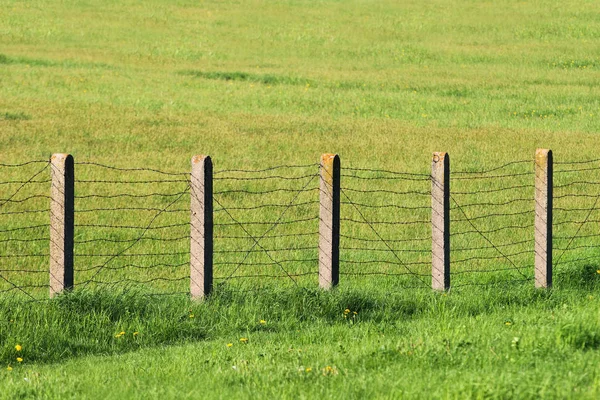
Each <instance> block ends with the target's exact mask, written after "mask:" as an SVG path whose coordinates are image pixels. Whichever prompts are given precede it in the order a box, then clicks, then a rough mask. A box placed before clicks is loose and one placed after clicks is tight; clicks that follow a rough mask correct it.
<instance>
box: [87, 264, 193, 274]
mask: <svg viewBox="0 0 600 400" xmlns="http://www.w3.org/2000/svg"><path fill="white" fill-rule="evenodd" d="M187 265H190V263H189V262H184V263H178V264H164V263H163V264H152V265H136V264H125V265H120V266H108V265H107V266H105V267H104V269H106V270H110V271H116V270H121V269H126V268H136V269H156V268H177V267H183V266H187ZM100 268H102V265H95V266H93V267H88V268H75V271H77V272H88V271H94V270H97V269H100Z"/></svg>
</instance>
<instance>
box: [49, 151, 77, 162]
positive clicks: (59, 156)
mask: <svg viewBox="0 0 600 400" xmlns="http://www.w3.org/2000/svg"><path fill="white" fill-rule="evenodd" d="M69 157H70V158H71V159H72V158H73V156H72V155H70V154H69V153H54V154H52V156H50V161H51V162H61V161H65V160H66V159H68V158H69Z"/></svg>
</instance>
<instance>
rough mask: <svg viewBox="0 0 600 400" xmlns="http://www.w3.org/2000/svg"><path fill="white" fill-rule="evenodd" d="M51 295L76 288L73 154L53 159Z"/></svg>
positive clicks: (57, 156)
mask: <svg viewBox="0 0 600 400" xmlns="http://www.w3.org/2000/svg"><path fill="white" fill-rule="evenodd" d="M50 166H51V172H50V173H51V180H52V187H51V189H50V197H51V200H50V297H54V296H55V295H57V294H59V293H61V292H62V291H64V290H69V289H72V288H73V231H74V224H75V169H74V162H73V156H71V155H70V154H53V155H52V157H51V159H50Z"/></svg>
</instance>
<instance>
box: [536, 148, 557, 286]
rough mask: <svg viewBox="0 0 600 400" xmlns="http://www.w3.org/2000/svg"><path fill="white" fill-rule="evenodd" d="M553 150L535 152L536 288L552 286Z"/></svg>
mask: <svg viewBox="0 0 600 400" xmlns="http://www.w3.org/2000/svg"><path fill="white" fill-rule="evenodd" d="M552 164H553V161H552V150H548V149H537V150H536V152H535V287H537V288H546V287H550V286H552V186H553V165H552Z"/></svg>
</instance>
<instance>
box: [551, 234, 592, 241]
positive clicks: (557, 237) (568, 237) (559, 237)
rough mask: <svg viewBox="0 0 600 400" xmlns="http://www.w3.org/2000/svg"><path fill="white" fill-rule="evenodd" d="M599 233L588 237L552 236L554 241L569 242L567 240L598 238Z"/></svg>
mask: <svg viewBox="0 0 600 400" xmlns="http://www.w3.org/2000/svg"><path fill="white" fill-rule="evenodd" d="M599 236H600V233H592V234H589V235H575V236H552V239H554V240H569V239H581V238H589V237H599Z"/></svg>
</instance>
